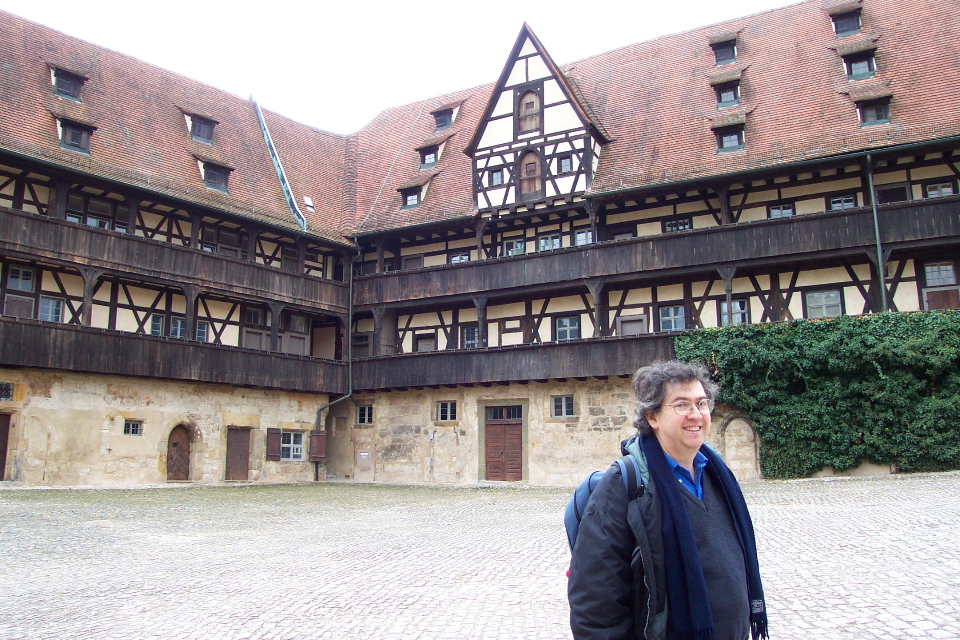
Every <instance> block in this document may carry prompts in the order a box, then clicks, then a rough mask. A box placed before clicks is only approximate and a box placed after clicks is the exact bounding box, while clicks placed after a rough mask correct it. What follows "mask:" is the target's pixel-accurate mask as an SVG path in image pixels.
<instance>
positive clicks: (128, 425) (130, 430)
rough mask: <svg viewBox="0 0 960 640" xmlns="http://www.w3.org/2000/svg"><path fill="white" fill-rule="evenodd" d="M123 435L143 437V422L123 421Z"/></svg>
mask: <svg viewBox="0 0 960 640" xmlns="http://www.w3.org/2000/svg"><path fill="white" fill-rule="evenodd" d="M123 435H125V436H142V435H143V420H124V421H123Z"/></svg>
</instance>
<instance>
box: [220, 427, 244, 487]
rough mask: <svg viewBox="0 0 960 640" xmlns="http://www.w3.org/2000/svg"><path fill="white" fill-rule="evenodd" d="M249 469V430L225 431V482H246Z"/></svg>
mask: <svg viewBox="0 0 960 640" xmlns="http://www.w3.org/2000/svg"><path fill="white" fill-rule="evenodd" d="M248 469H250V429H227V470H226V474H225V476H224V478H225V479H226V480H246V479H247V477H248V476H247V474H248Z"/></svg>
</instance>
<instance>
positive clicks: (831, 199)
mask: <svg viewBox="0 0 960 640" xmlns="http://www.w3.org/2000/svg"><path fill="white" fill-rule="evenodd" d="M847 198H852V199H853V204H852V205H851V206H849V207H848V206H846V205H845V204H844V205H843V206H839V207H837V206H834V205H835V204H837V203H836V201H837V200H846V199H847ZM858 200H859V198H858V196H857V192H856V191H851V192H848V193H838V194H836V195H832V196H826V202H825V204H826V205H827V206H826V209H827V211H849V210H850V209H859V208H860V204H859V202H858Z"/></svg>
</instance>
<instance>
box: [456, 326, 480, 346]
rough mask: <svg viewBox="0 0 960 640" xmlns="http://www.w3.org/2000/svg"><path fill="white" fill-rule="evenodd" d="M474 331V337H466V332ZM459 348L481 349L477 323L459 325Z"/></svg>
mask: <svg viewBox="0 0 960 640" xmlns="http://www.w3.org/2000/svg"><path fill="white" fill-rule="evenodd" d="M468 331H471V332H474V337H473V338H472V339H470V340H468V339H467V335H466V334H467V332H468ZM460 348H461V349H481V348H483V345H482V344H480V325H479V323H476V322H474V323H467V324H462V325H460Z"/></svg>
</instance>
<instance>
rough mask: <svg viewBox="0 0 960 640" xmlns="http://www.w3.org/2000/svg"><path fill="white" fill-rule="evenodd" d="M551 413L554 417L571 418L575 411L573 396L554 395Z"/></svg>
mask: <svg viewBox="0 0 960 640" xmlns="http://www.w3.org/2000/svg"><path fill="white" fill-rule="evenodd" d="M552 400H553V403H552V404H553V406H552V407H551V411H550V415H551V416H553V417H554V418H569V417H570V416H573V415H576V414H575V413H574V412H573V396H553V398H552Z"/></svg>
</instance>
